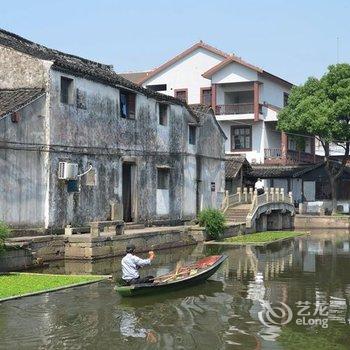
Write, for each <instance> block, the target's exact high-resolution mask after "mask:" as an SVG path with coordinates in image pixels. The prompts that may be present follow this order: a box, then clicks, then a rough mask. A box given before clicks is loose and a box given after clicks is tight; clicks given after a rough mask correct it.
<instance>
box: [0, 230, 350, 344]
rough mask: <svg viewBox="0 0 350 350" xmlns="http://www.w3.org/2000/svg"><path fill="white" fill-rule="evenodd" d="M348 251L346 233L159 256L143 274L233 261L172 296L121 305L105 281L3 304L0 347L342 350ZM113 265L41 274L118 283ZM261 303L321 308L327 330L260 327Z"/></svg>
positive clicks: (59, 267) (349, 281)
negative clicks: (205, 258) (221, 258)
mask: <svg viewBox="0 0 350 350" xmlns="http://www.w3.org/2000/svg"><path fill="white" fill-rule="evenodd" d="M349 242H350V240H349V235H348V234H347V233H346V234H341V233H336V234H335V233H319V234H316V233H313V234H312V235H309V236H305V237H300V238H298V239H295V240H292V241H289V242H284V243H278V244H273V245H270V246H267V247H253V246H249V247H237V248H230V247H227V246H225V247H221V246H210V247H203V246H196V247H187V248H181V249H176V250H169V251H164V252H160V253H159V255H158V259H157V260H156V264H155V265H153V266H152V267H151V270H149V271H145V273H152V274H153V273H154V274H160V273H164V272H167V271H169V270H171V269H172V268H174V266H175V265H176V262H177V261H179V260H182V261H184V262H188V261H194V260H196V259H198V258H199V257H201V256H202V255H204V254H216V253H220V252H224V253H225V254H227V255H228V257H229V259H228V260H227V261H226V263H225V264H224V265H223V267H222V268H221V269H220V270H219V271H218V272H217V273H216V274H215V276H214V277H213V280H209V281H207V282H206V283H204V284H202V285H199V286H196V287H191V288H188V289H184V290H180V291H176V292H172V293H168V294H161V295H153V296H152V295H150V296H147V297H138V298H130V299H126V298H125V299H121V298H120V297H119V296H118V295H117V294H116V293H115V291H114V290H113V285H112V284H111V283H110V282H103V283H100V284H96V285H90V286H87V287H81V288H76V289H72V290H65V291H61V292H57V293H52V294H47V295H42V296H37V297H31V298H27V299H22V300H18V301H13V302H7V303H3V304H1V305H0V339H1V343H0V348H1V349H16V348H18V349H20V348H25V349H38V348H39V349H40V348H42V349H58V348H60V349H61V348H62V349H96V348H101V349H104V348H106V349H107V348H117V349H118V348H124V349H155V348H156V349H173V348H176V349H194V348H197V349H248V350H249V349H256V348H262V349H289V348H290V349H294V348H295V347H293V346H298V347H299V348H307V347H310V348H312V346H314V347H315V344H317V342H319V341H321V342H322V343H321V344H320V345H317V346H316V347H318V348H320V349H324V348H331V347H333V348H337V349H342V348H344V349H347V348H348V344H349V343H350V336H349V329H350V328H348V327H350V326H349V321H350V313H349V312H350V308H349V294H350V275H349V270H350V252H349V247H350V244H349ZM119 264H120V259H109V260H100V261H97V262H94V263H82V262H66V263H65V264H63V263H55V264H51V266H49V267H48V268H47V271H49V272H55V273H78V272H80V273H97V274H101V273H104V274H110V273H113V274H115V276H117V275H118V274H120V271H119ZM267 301H269V302H271V303H275V302H277V301H279V302H284V303H286V304H287V305H289V306H290V307H291V309H292V311H293V314H294V315H296V314H297V312H298V311H299V310H298V307H297V304H296V303H297V302H298V301H308V302H310V303H311V304H312V305H313V306H315V305H316V306H317V305H321V304H325V303H327V304H328V305H329V314H328V316H327V319H328V322H329V328H328V329H323V328H321V327H318V328H317V327H315V326H304V327H300V326H297V325H296V324H295V323H293V322H291V323H290V324H288V325H286V326H283V327H280V326H278V325H275V326H274V327H265V326H264V325H263V324H261V322H260V321H259V318H258V313H259V311H261V310H262V305H263V303H265V302H267ZM316 336H317V337H316ZM291 339H292V340H293V341H291ZM292 343H293V344H294V345H293V346H292V345H291V344H292ZM310 344H311V345H310ZM327 346H328V347H327Z"/></svg>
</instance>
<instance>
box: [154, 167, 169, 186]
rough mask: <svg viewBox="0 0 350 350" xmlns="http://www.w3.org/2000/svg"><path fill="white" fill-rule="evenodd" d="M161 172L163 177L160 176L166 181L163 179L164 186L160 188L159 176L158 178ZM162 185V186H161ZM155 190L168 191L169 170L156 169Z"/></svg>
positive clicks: (164, 168) (165, 168)
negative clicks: (164, 177)
mask: <svg viewBox="0 0 350 350" xmlns="http://www.w3.org/2000/svg"><path fill="white" fill-rule="evenodd" d="M162 172H163V175H162V176H164V175H165V176H166V179H165V182H164V184H165V185H164V186H160V181H159V179H160V176H159V173H162ZM162 185H163V184H162ZM157 190H162V191H164V190H167V191H169V190H170V168H168V167H157Z"/></svg>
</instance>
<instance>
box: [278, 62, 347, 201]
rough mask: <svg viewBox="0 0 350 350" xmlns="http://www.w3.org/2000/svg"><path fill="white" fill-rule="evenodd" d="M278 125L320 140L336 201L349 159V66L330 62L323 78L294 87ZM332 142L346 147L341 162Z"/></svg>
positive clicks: (310, 79) (312, 78)
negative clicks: (337, 187) (336, 158)
mask: <svg viewBox="0 0 350 350" xmlns="http://www.w3.org/2000/svg"><path fill="white" fill-rule="evenodd" d="M278 128H279V130H283V131H285V132H287V133H294V134H299V135H300V134H302V135H312V136H315V137H316V138H318V139H319V140H320V142H321V144H322V146H323V148H324V151H325V162H326V170H327V173H328V175H329V179H330V183H331V187H332V196H333V200H335V199H336V198H335V197H336V190H335V183H336V181H337V179H338V178H339V177H340V176H341V174H342V173H343V170H344V167H345V164H346V162H347V160H348V158H349V146H350V65H349V64H345V63H344V64H337V65H331V66H329V67H328V71H327V72H326V73H325V74H324V75H323V76H322V77H321V78H320V79H317V78H314V77H311V78H309V79H308V80H307V81H306V82H305V84H303V85H300V86H295V87H293V88H292V90H291V93H290V96H289V98H288V105H287V106H286V107H285V108H283V109H282V110H281V111H280V113H279V115H278ZM330 144H336V145H338V146H340V147H342V148H343V149H344V154H343V157H342V160H341V161H340V162H334V161H333V160H332V156H331V154H330V149H329V147H330Z"/></svg>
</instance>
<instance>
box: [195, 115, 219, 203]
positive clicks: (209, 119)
mask: <svg viewBox="0 0 350 350" xmlns="http://www.w3.org/2000/svg"><path fill="white" fill-rule="evenodd" d="M200 124H201V126H200V127H199V128H198V148H197V152H198V155H199V157H200V160H199V161H200V164H201V166H200V168H201V170H200V172H201V175H200V180H201V185H200V188H201V191H200V196H201V198H200V202H201V203H200V204H201V205H200V208H201V209H204V208H207V207H214V208H220V207H221V204H222V201H223V198H224V193H225V163H224V161H223V158H224V156H225V137H224V134H223V133H222V132H221V131H220V128H219V125H218V124H217V122H216V120H215V117H214V116H212V115H211V114H203V115H201V122H200ZM197 160H198V156H197ZM214 184H215V185H214ZM212 185H213V186H215V189H214V190H213V188H212Z"/></svg>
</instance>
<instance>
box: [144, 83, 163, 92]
mask: <svg viewBox="0 0 350 350" xmlns="http://www.w3.org/2000/svg"><path fill="white" fill-rule="evenodd" d="M146 88H147V89H150V90H153V91H166V90H167V85H166V84H157V85H146Z"/></svg>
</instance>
